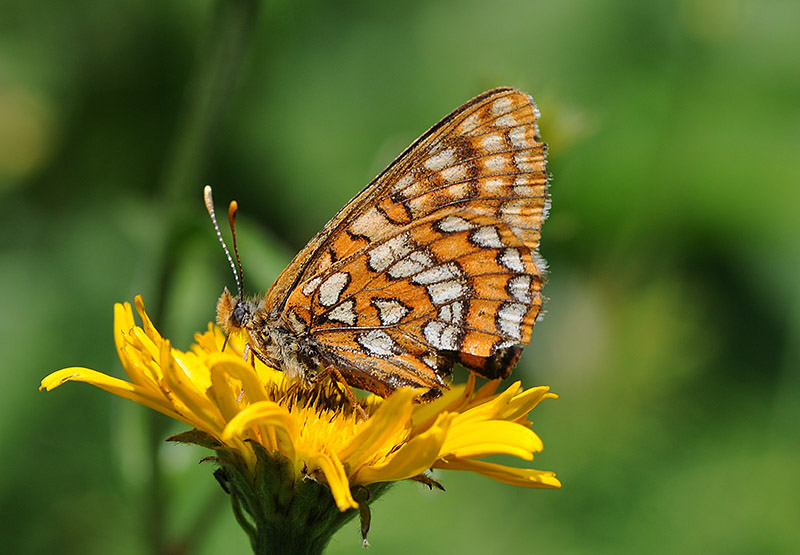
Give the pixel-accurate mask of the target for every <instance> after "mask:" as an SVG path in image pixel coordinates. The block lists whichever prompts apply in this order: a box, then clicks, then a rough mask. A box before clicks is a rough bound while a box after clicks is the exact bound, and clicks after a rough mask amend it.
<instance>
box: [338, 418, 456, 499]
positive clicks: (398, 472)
mask: <svg viewBox="0 0 800 555" xmlns="http://www.w3.org/2000/svg"><path fill="white" fill-rule="evenodd" d="M453 416H454V415H452V414H446V415H444V416H443V417H442V418H439V419H437V421H436V423H435V424H434V425H433V426H431V427H430V428H429V429H428V430H426V431H425V432H423V433H421V434H419V435H418V436H416V437H414V438H412V439H411V440H410V441H408V442H407V443H405V444H403V446H402V447H400V449H398V450H397V451H396V452H395V453H394V454H393V455H392V457H391V459H389V462H387V463H385V464H381V465H376V466H363V467H361V469H360V470H359V471H358V473H357V474H356V475H355V476H354V477H353V481H354V483H355V482H358V483H364V484H370V483H373V482H390V481H396V480H405V479H407V478H411V477H413V476H418V475H419V474H422V473H423V472H425V471H426V470H428V469H429V468H431V466H433V464H434V462H436V459H438V458H439V453H440V451H441V448H442V445H443V444H444V442H445V439H446V438H447V433H448V430H449V429H450V424H451V423H452V421H453Z"/></svg>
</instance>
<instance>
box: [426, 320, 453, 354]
mask: <svg viewBox="0 0 800 555" xmlns="http://www.w3.org/2000/svg"><path fill="white" fill-rule="evenodd" d="M422 333H423V334H424V335H425V340H426V341H427V342H428V343H429V344H430V345H431V346H432V347H434V348H436V349H440V350H443V351H456V350H458V340H459V337H460V335H461V330H459V329H458V328H456V327H455V326H448V325H447V324H444V323H442V322H437V321H433V322H428V323H427V324H425V327H424V328H423V329H422Z"/></svg>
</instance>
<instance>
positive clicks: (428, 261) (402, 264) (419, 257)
mask: <svg viewBox="0 0 800 555" xmlns="http://www.w3.org/2000/svg"><path fill="white" fill-rule="evenodd" d="M431 266H433V259H432V258H431V256H430V255H429V254H428V253H426V252H423V251H414V252H412V253H411V254H409V255H408V256H407V257H405V258H404V259H402V260H398V261H397V262H396V263H395V264H394V266H392V267H391V268H389V276H390V277H392V278H393V279H401V278H407V277H409V276H413V275H414V274H416V273H419V272H421V271H422V270H424V269H425V268H430V267H431Z"/></svg>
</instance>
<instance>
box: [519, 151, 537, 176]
mask: <svg viewBox="0 0 800 555" xmlns="http://www.w3.org/2000/svg"><path fill="white" fill-rule="evenodd" d="M514 165H515V166H517V168H519V171H522V172H532V171H534V170H535V169H536V166H535V165H534V163H533V162H532V161H531V155H530V151H527V150H523V151H520V152H517V153H515V154H514Z"/></svg>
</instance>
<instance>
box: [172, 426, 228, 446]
mask: <svg viewBox="0 0 800 555" xmlns="http://www.w3.org/2000/svg"><path fill="white" fill-rule="evenodd" d="M166 441H172V442H175V443H191V444H193V445H199V446H200V447H205V448H206V449H214V450H217V449H221V448H222V443H220V441H219V440H218V439H217V438H215V437H214V436H212V435H211V434H209V433H206V432H204V431H202V430H198V429H197V428H195V429H194V430H189V431H187V432H181V433H179V434H175V435H172V436H169V437H168V438H167V439H166Z"/></svg>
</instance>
